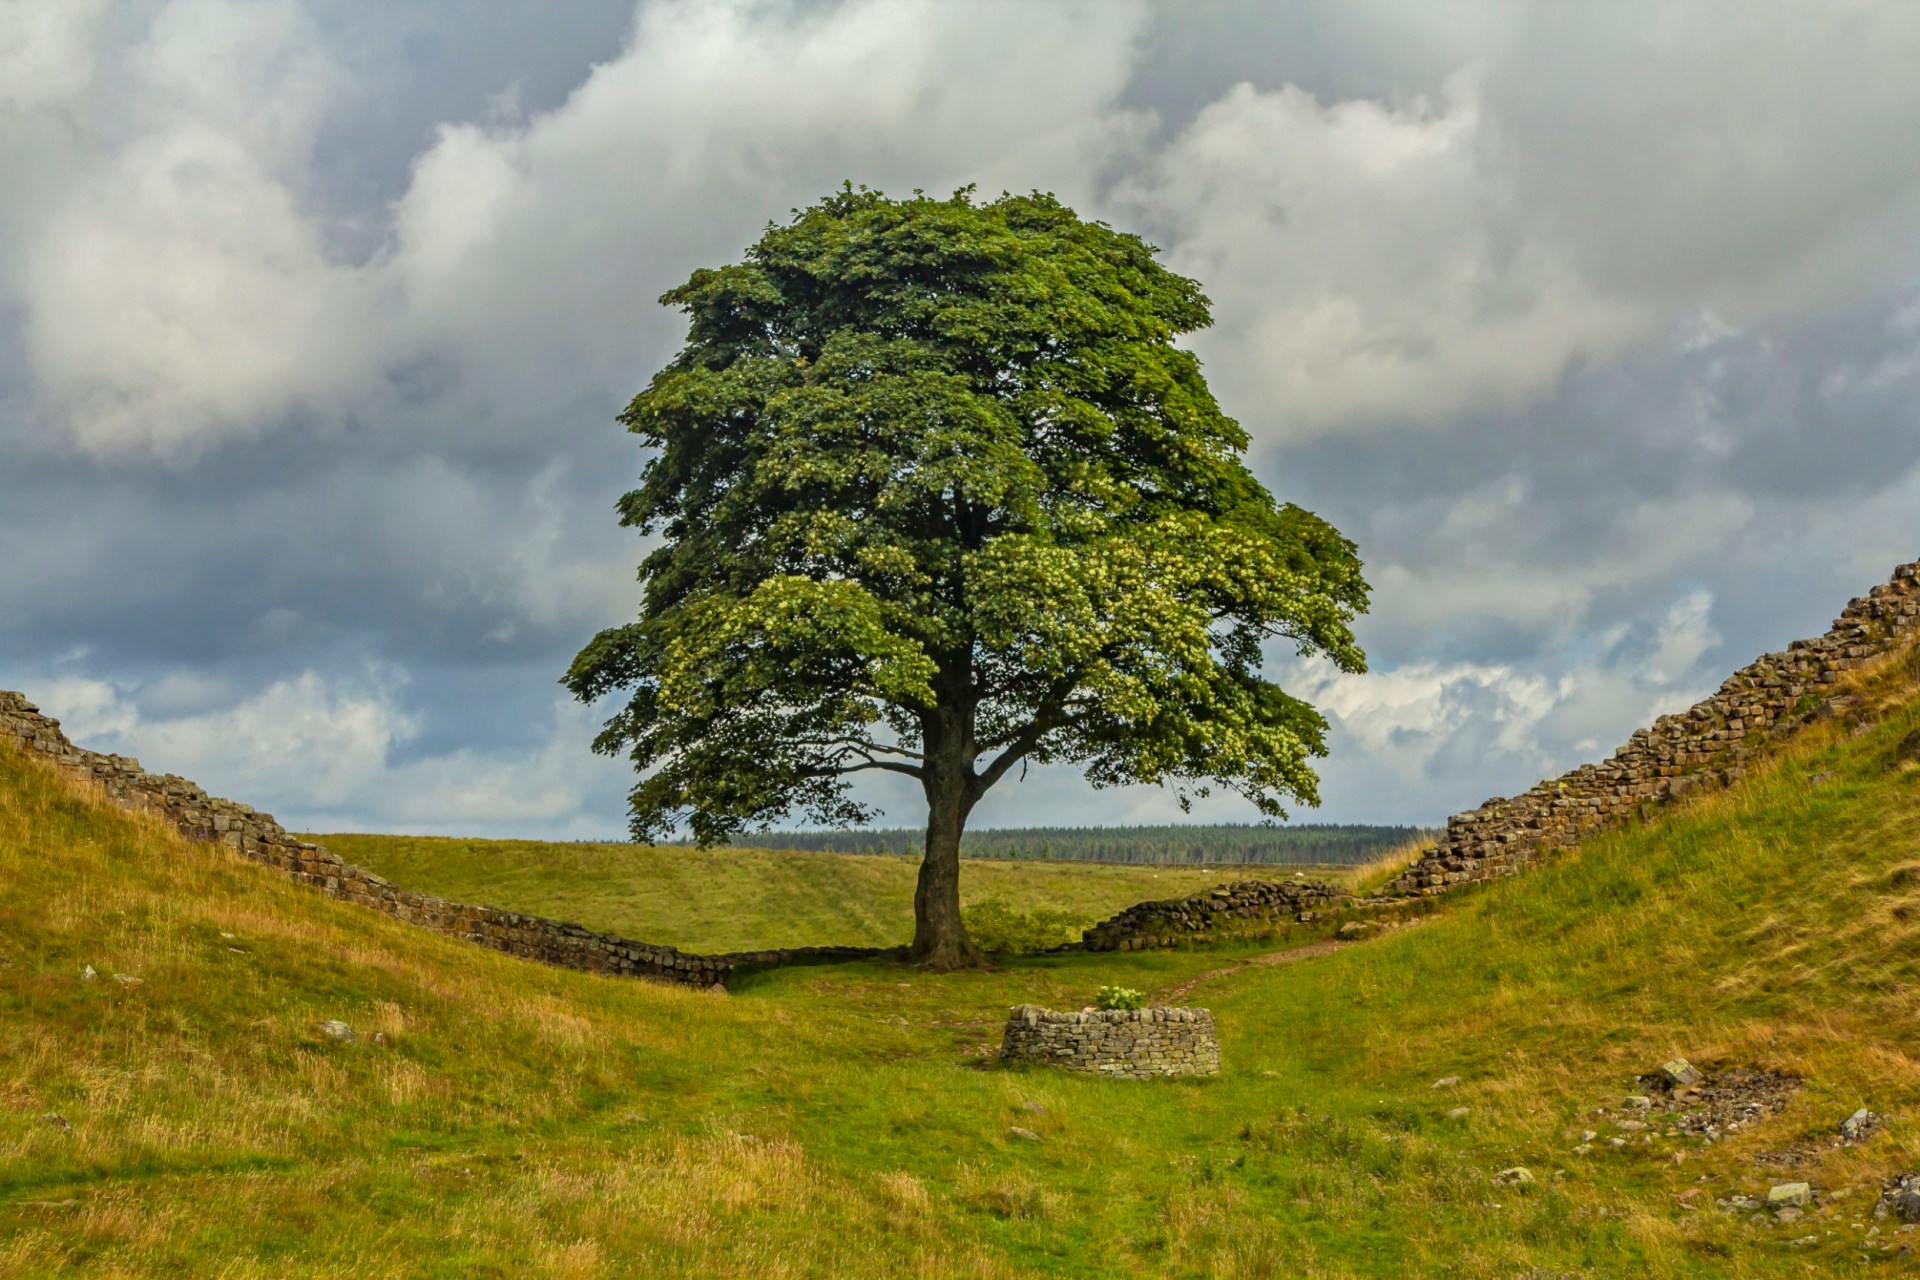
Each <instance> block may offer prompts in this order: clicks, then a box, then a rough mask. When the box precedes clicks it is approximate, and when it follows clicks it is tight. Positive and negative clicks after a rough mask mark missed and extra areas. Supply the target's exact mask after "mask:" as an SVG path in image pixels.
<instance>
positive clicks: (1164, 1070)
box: [1000, 1004, 1220, 1080]
mask: <svg viewBox="0 0 1920 1280" xmlns="http://www.w3.org/2000/svg"><path fill="white" fill-rule="evenodd" d="M1000 1056H1001V1057H1002V1058H1003V1059H1005V1060H1007V1061H1009V1062H1035V1063H1041V1064H1043V1065H1046V1066H1054V1067H1065V1068H1066V1069H1067V1070H1069V1071H1087V1072H1092V1073H1095V1074H1097V1075H1103V1076H1120V1077H1123V1078H1125V1079H1129V1080H1144V1079H1147V1078H1148V1077H1151V1076H1212V1075H1218V1074H1220V1040H1219V1037H1218V1036H1217V1035H1216V1034H1215V1032H1214V1029H1213V1013H1212V1011H1211V1010H1207V1009H1085V1010H1082V1011H1080V1012H1079V1013H1056V1012H1054V1011H1053V1010H1052V1009H1042V1008H1041V1007H1040V1006H1039V1005H1032V1004H1022V1005H1015V1006H1014V1008H1013V1010H1012V1011H1011V1012H1010V1013H1009V1014H1008V1015H1007V1030H1006V1034H1005V1036H1004V1037H1003V1038H1002V1040H1001V1042H1000Z"/></svg>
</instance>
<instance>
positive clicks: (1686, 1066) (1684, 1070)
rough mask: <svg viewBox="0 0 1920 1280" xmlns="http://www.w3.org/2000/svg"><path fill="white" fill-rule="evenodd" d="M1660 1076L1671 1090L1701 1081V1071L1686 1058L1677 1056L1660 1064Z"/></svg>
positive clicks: (1687, 1086)
mask: <svg viewBox="0 0 1920 1280" xmlns="http://www.w3.org/2000/svg"><path fill="white" fill-rule="evenodd" d="M1660 1078H1661V1079H1662V1080H1663V1081H1665V1082H1666V1086H1667V1088H1668V1089H1669V1090H1672V1089H1685V1088H1689V1087H1691V1086H1693V1085H1696V1084H1699V1083H1700V1072H1699V1070H1698V1068H1696V1067H1695V1066H1694V1065H1693V1064H1692V1063H1691V1062H1688V1061H1687V1060H1686V1059H1685V1058H1675V1059H1674V1060H1673V1061H1672V1062H1663V1063H1661V1064H1660Z"/></svg>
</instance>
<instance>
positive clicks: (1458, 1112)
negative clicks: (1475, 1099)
mask: <svg viewBox="0 0 1920 1280" xmlns="http://www.w3.org/2000/svg"><path fill="white" fill-rule="evenodd" d="M1470 1113H1471V1109H1470V1108H1467V1107H1455V1108H1454V1109H1453V1110H1451V1111H1449V1112H1447V1119H1449V1120H1464V1119H1466V1118H1467V1116H1468V1115H1469V1114H1470Z"/></svg>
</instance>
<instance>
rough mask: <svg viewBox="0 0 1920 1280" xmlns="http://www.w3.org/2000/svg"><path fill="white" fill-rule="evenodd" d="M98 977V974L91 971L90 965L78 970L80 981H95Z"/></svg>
mask: <svg viewBox="0 0 1920 1280" xmlns="http://www.w3.org/2000/svg"><path fill="white" fill-rule="evenodd" d="M99 979H100V975H99V974H97V973H95V972H94V971H93V966H92V965H88V966H87V967H86V968H84V969H82V970H81V971H80V981H82V982H97V981H99Z"/></svg>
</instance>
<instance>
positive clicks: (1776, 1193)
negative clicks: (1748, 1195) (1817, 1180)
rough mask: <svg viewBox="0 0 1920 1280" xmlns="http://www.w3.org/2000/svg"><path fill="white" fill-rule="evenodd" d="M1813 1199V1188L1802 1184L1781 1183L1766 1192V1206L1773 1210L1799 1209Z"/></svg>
mask: <svg viewBox="0 0 1920 1280" xmlns="http://www.w3.org/2000/svg"><path fill="white" fill-rule="evenodd" d="M1812 1199H1813V1188H1812V1187H1811V1186H1809V1185H1808V1184H1806V1183H1804V1182H1782V1183H1779V1184H1777V1185H1775V1186H1773V1187H1771V1188H1769V1189H1768V1191H1767V1204H1768V1205H1769V1206H1771V1207H1772V1208H1775V1209H1789V1208H1791V1209H1800V1208H1805V1207H1806V1205H1807V1204H1808V1203H1809V1202H1810V1201H1811V1200H1812Z"/></svg>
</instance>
